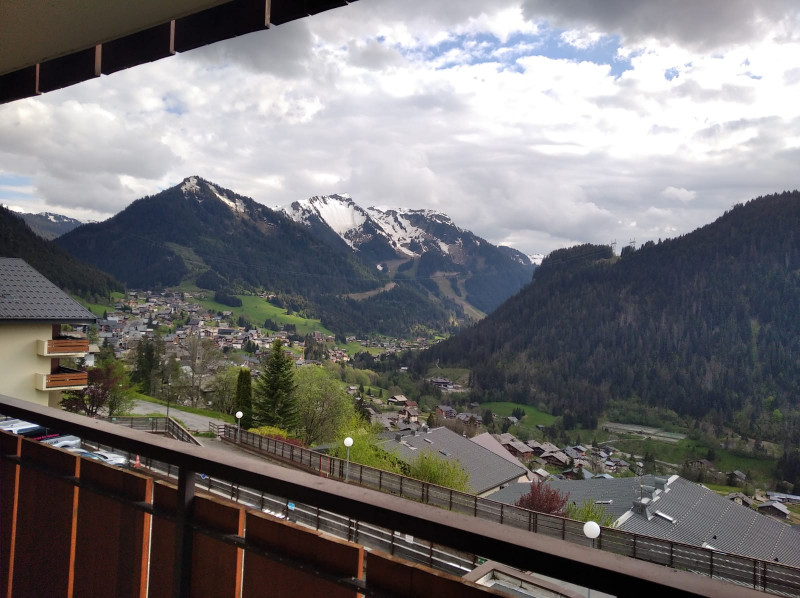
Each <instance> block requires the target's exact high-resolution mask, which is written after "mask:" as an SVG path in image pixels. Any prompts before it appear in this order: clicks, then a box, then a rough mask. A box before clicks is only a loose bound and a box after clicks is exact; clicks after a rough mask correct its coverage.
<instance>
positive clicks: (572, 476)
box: [561, 466, 594, 480]
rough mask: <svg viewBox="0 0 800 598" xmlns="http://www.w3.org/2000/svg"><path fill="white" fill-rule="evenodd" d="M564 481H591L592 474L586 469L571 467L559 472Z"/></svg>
mask: <svg viewBox="0 0 800 598" xmlns="http://www.w3.org/2000/svg"><path fill="white" fill-rule="evenodd" d="M561 475H563V476H564V479H566V480H591V479H592V478H593V477H594V474H592V472H591V471H590V470H589V469H588V468H586V467H581V466H578V467H572V468H570V469H565V470H564V471H562V472H561Z"/></svg>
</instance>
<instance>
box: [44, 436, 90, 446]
mask: <svg viewBox="0 0 800 598" xmlns="http://www.w3.org/2000/svg"><path fill="white" fill-rule="evenodd" d="M41 442H42V444H49V445H50V446H55V447H58V448H81V439H80V438H78V437H77V436H72V435H68V436H56V437H54V438H45V439H43V440H42V441H41Z"/></svg>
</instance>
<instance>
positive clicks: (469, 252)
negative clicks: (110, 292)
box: [56, 176, 534, 335]
mask: <svg viewBox="0 0 800 598" xmlns="http://www.w3.org/2000/svg"><path fill="white" fill-rule="evenodd" d="M56 242H57V243H58V245H59V246H60V247H62V248H64V249H65V250H67V251H69V252H70V253H71V254H73V255H75V256H77V257H79V258H80V259H83V260H85V261H87V262H89V263H91V264H93V265H94V266H96V267H98V268H100V269H102V270H104V271H106V272H109V273H111V274H113V275H114V276H115V277H117V278H118V279H119V280H121V281H123V282H124V283H126V284H127V285H128V286H129V287H132V288H150V289H155V288H161V287H177V286H181V285H188V286H192V287H199V288H204V289H209V290H213V291H217V292H219V293H221V294H226V295H229V294H236V293H242V292H255V291H268V292H272V293H275V294H276V295H277V298H276V301H277V302H278V303H279V304H280V305H282V306H285V307H287V308H289V309H291V310H292V311H293V312H297V313H299V314H301V315H305V316H308V317H317V318H320V319H321V320H322V322H323V324H325V325H326V326H327V327H328V328H330V329H332V330H334V331H336V332H381V333H384V334H394V335H406V334H409V333H414V332H423V331H442V330H451V329H452V328H453V326H455V325H458V324H459V323H460V324H463V323H465V322H468V321H471V320H476V319H478V318H480V317H482V316H483V315H484V313H486V312H488V311H491V310H492V309H494V308H495V307H496V306H497V305H499V304H500V303H502V301H504V300H505V299H506V298H508V297H509V296H511V295H512V294H513V293H515V292H516V291H518V290H519V289H520V288H521V287H522V286H523V285H525V284H526V283H527V282H529V281H530V277H531V275H532V272H533V270H534V266H533V264H532V263H531V261H530V260H529V259H528V258H527V256H525V255H523V254H522V253H520V252H518V251H516V250H513V249H510V248H505V247H496V246H494V245H492V244H490V243H488V242H486V241H485V240H483V239H480V238H479V237H477V236H475V235H473V234H472V233H470V232H469V231H465V230H462V229H460V228H458V227H456V226H455V225H454V224H453V223H452V222H451V221H450V219H449V218H448V217H447V216H445V215H444V214H440V213H436V212H429V211H409V210H387V211H379V210H376V209H374V208H370V209H369V210H364V209H362V208H360V207H359V206H357V205H356V204H355V202H353V200H352V199H351V198H349V197H347V196H344V195H332V196H327V197H315V198H312V199H310V200H307V201H305V202H297V203H296V204H293V205H292V206H291V207H290V208H287V209H286V210H285V211H281V210H273V209H270V208H268V207H266V206H265V205H263V204H260V203H257V202H255V201H254V200H252V199H250V198H247V197H244V196H242V195H239V194H237V193H235V192H233V191H231V190H228V189H224V188H222V187H220V186H218V185H215V184H213V183H211V182H209V181H206V180H204V179H202V178H200V177H196V176H195V177H188V178H187V179H185V180H184V181H183V182H182V183H181V184H179V185H176V186H175V187H172V188H170V189H166V190H164V191H162V192H161V193H158V194H157V195H154V196H150V197H145V198H142V199H139V200H137V201H135V202H133V203H132V204H131V205H129V206H128V207H127V208H125V209H124V210H123V211H122V212H120V213H119V214H117V215H116V216H114V217H112V218H110V219H108V220H106V221H105V222H100V223H92V224H86V225H83V226H80V227H77V228H75V229H74V230H72V231H70V232H68V233H66V234H64V235H62V236H61V237H59V238H58V239H57V240H56Z"/></svg>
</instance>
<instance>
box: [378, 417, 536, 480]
mask: <svg viewBox="0 0 800 598" xmlns="http://www.w3.org/2000/svg"><path fill="white" fill-rule="evenodd" d="M383 448H384V449H385V450H387V451H389V452H391V451H396V452H397V454H398V456H399V457H400V458H402V459H405V460H411V459H413V458H414V457H416V456H417V455H419V452H420V451H429V452H432V453H434V454H436V455H437V456H438V457H441V458H443V459H446V460H448V461H458V462H459V463H460V464H461V466H462V467H463V468H464V469H465V470H466V472H467V473H468V474H469V483H470V486H471V487H472V491H473V492H474V493H475V494H483V493H484V492H487V491H489V490H491V489H493V488H497V487H498V486H501V485H502V484H506V483H508V482H510V481H512V480H516V479H518V478H519V477H521V476H523V475H525V474H526V470H525V469H524V468H523V467H522V466H520V465H515V464H514V463H511V462H509V461H506V460H505V459H503V458H502V457H499V456H498V455H495V454H494V453H493V452H492V451H490V450H488V449H485V448H484V447H482V446H481V445H479V444H477V443H475V442H472V441H471V440H469V439H468V438H464V437H463V436H461V435H460V434H456V433H455V432H453V431H452V430H449V429H447V428H444V427H441V428H433V429H431V430H429V431H428V432H427V433H423V434H417V435H406V436H403V437H402V438H401V440H397V438H394V437H393V438H392V439H390V440H387V441H386V442H384V445H383Z"/></svg>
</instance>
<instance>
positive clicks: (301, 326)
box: [195, 295, 333, 335]
mask: <svg viewBox="0 0 800 598" xmlns="http://www.w3.org/2000/svg"><path fill="white" fill-rule="evenodd" d="M237 297H239V299H241V300H242V306H241V307H231V306H230V305H223V304H222V303H217V302H216V301H212V300H211V299H199V298H197V297H195V300H196V301H197V302H198V303H200V305H202V306H203V307H205V308H206V309H208V310H211V311H213V312H215V313H216V312H218V311H230V312H232V313H233V322H232V323H233V324H235V323H236V320H238V319H239V316H241V315H243V316H244V317H245V318H246V319H248V320H250V322H251V323H252V324H253V325H254V326H258V327H259V328H260V327H263V325H264V320H266V319H267V318H269V319H270V320H273V321H274V322H276V323H277V324H294V325H295V326H296V327H297V334H301V335H304V334H308V333H310V332H314V331H315V330H317V331H319V332H323V333H325V334H333V333H332V332H331V331H330V330H328V329H327V328H325V327H324V326H323V325H322V323H321V322H320V321H319V320H315V319H307V318H301V317H300V316H295V315H288V314H287V313H286V310H285V309H283V308H281V307H276V306H274V305H272V304H271V303H269V302H268V301H267V300H266V299H262V298H261V297H257V296H256V295H237Z"/></svg>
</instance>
